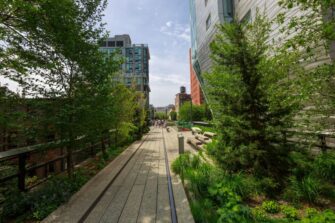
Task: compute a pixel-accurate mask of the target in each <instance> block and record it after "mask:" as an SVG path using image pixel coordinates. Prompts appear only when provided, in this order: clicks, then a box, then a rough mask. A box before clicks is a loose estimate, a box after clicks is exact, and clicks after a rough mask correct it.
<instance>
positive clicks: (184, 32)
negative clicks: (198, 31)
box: [160, 21, 191, 42]
mask: <svg viewBox="0 0 335 223" xmlns="http://www.w3.org/2000/svg"><path fill="white" fill-rule="evenodd" d="M160 31H161V32H162V33H163V34H165V35H168V36H171V37H175V38H178V39H182V40H184V41H187V42H190V41H191V36H190V27H189V25H186V24H180V23H173V22H172V21H168V22H166V23H165V25H164V26H162V27H161V28H160Z"/></svg>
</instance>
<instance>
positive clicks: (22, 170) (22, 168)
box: [18, 153, 27, 191]
mask: <svg viewBox="0 0 335 223" xmlns="http://www.w3.org/2000/svg"><path fill="white" fill-rule="evenodd" d="M26 160H27V154H26V153H23V154H20V156H19V179H18V186H19V189H20V190H21V191H25V190H26V183H25V179H26Z"/></svg>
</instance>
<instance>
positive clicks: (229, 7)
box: [223, 0, 234, 22]
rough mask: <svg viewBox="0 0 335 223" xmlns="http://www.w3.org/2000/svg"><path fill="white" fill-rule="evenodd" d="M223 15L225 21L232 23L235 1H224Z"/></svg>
mask: <svg viewBox="0 0 335 223" xmlns="http://www.w3.org/2000/svg"><path fill="white" fill-rule="evenodd" d="M223 14H224V17H225V21H227V22H232V21H233V18H234V2H233V0H223Z"/></svg>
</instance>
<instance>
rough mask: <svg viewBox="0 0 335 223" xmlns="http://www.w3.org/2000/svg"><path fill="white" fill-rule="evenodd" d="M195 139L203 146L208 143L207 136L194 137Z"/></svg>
mask: <svg viewBox="0 0 335 223" xmlns="http://www.w3.org/2000/svg"><path fill="white" fill-rule="evenodd" d="M195 138H196V139H197V140H199V141H200V142H202V143H204V144H207V143H209V138H208V137H207V136H203V135H196V136H195Z"/></svg>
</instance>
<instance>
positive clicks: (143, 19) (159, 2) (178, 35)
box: [104, 0, 190, 106]
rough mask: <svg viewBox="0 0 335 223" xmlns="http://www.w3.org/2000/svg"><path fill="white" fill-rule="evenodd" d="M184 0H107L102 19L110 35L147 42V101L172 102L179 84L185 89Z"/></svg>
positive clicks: (186, 41) (186, 27) (186, 37)
mask: <svg viewBox="0 0 335 223" xmlns="http://www.w3.org/2000/svg"><path fill="white" fill-rule="evenodd" d="M188 10H189V9H188V1H187V0H109V4H108V8H107V9H106V11H105V17H104V22H105V23H107V25H106V28H107V30H108V31H109V32H110V35H115V34H129V35H130V37H131V39H132V42H133V43H139V44H140V43H145V44H149V48H150V55H151V60H150V87H151V94H150V103H151V104H154V105H155V106H166V105H168V104H174V98H175V94H176V93H178V91H179V87H180V86H182V85H185V86H186V87H187V90H188V91H189V88H190V86H189V85H190V84H189V79H190V78H189V62H188V60H189V56H188V49H189V48H190V27H189V16H188Z"/></svg>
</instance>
